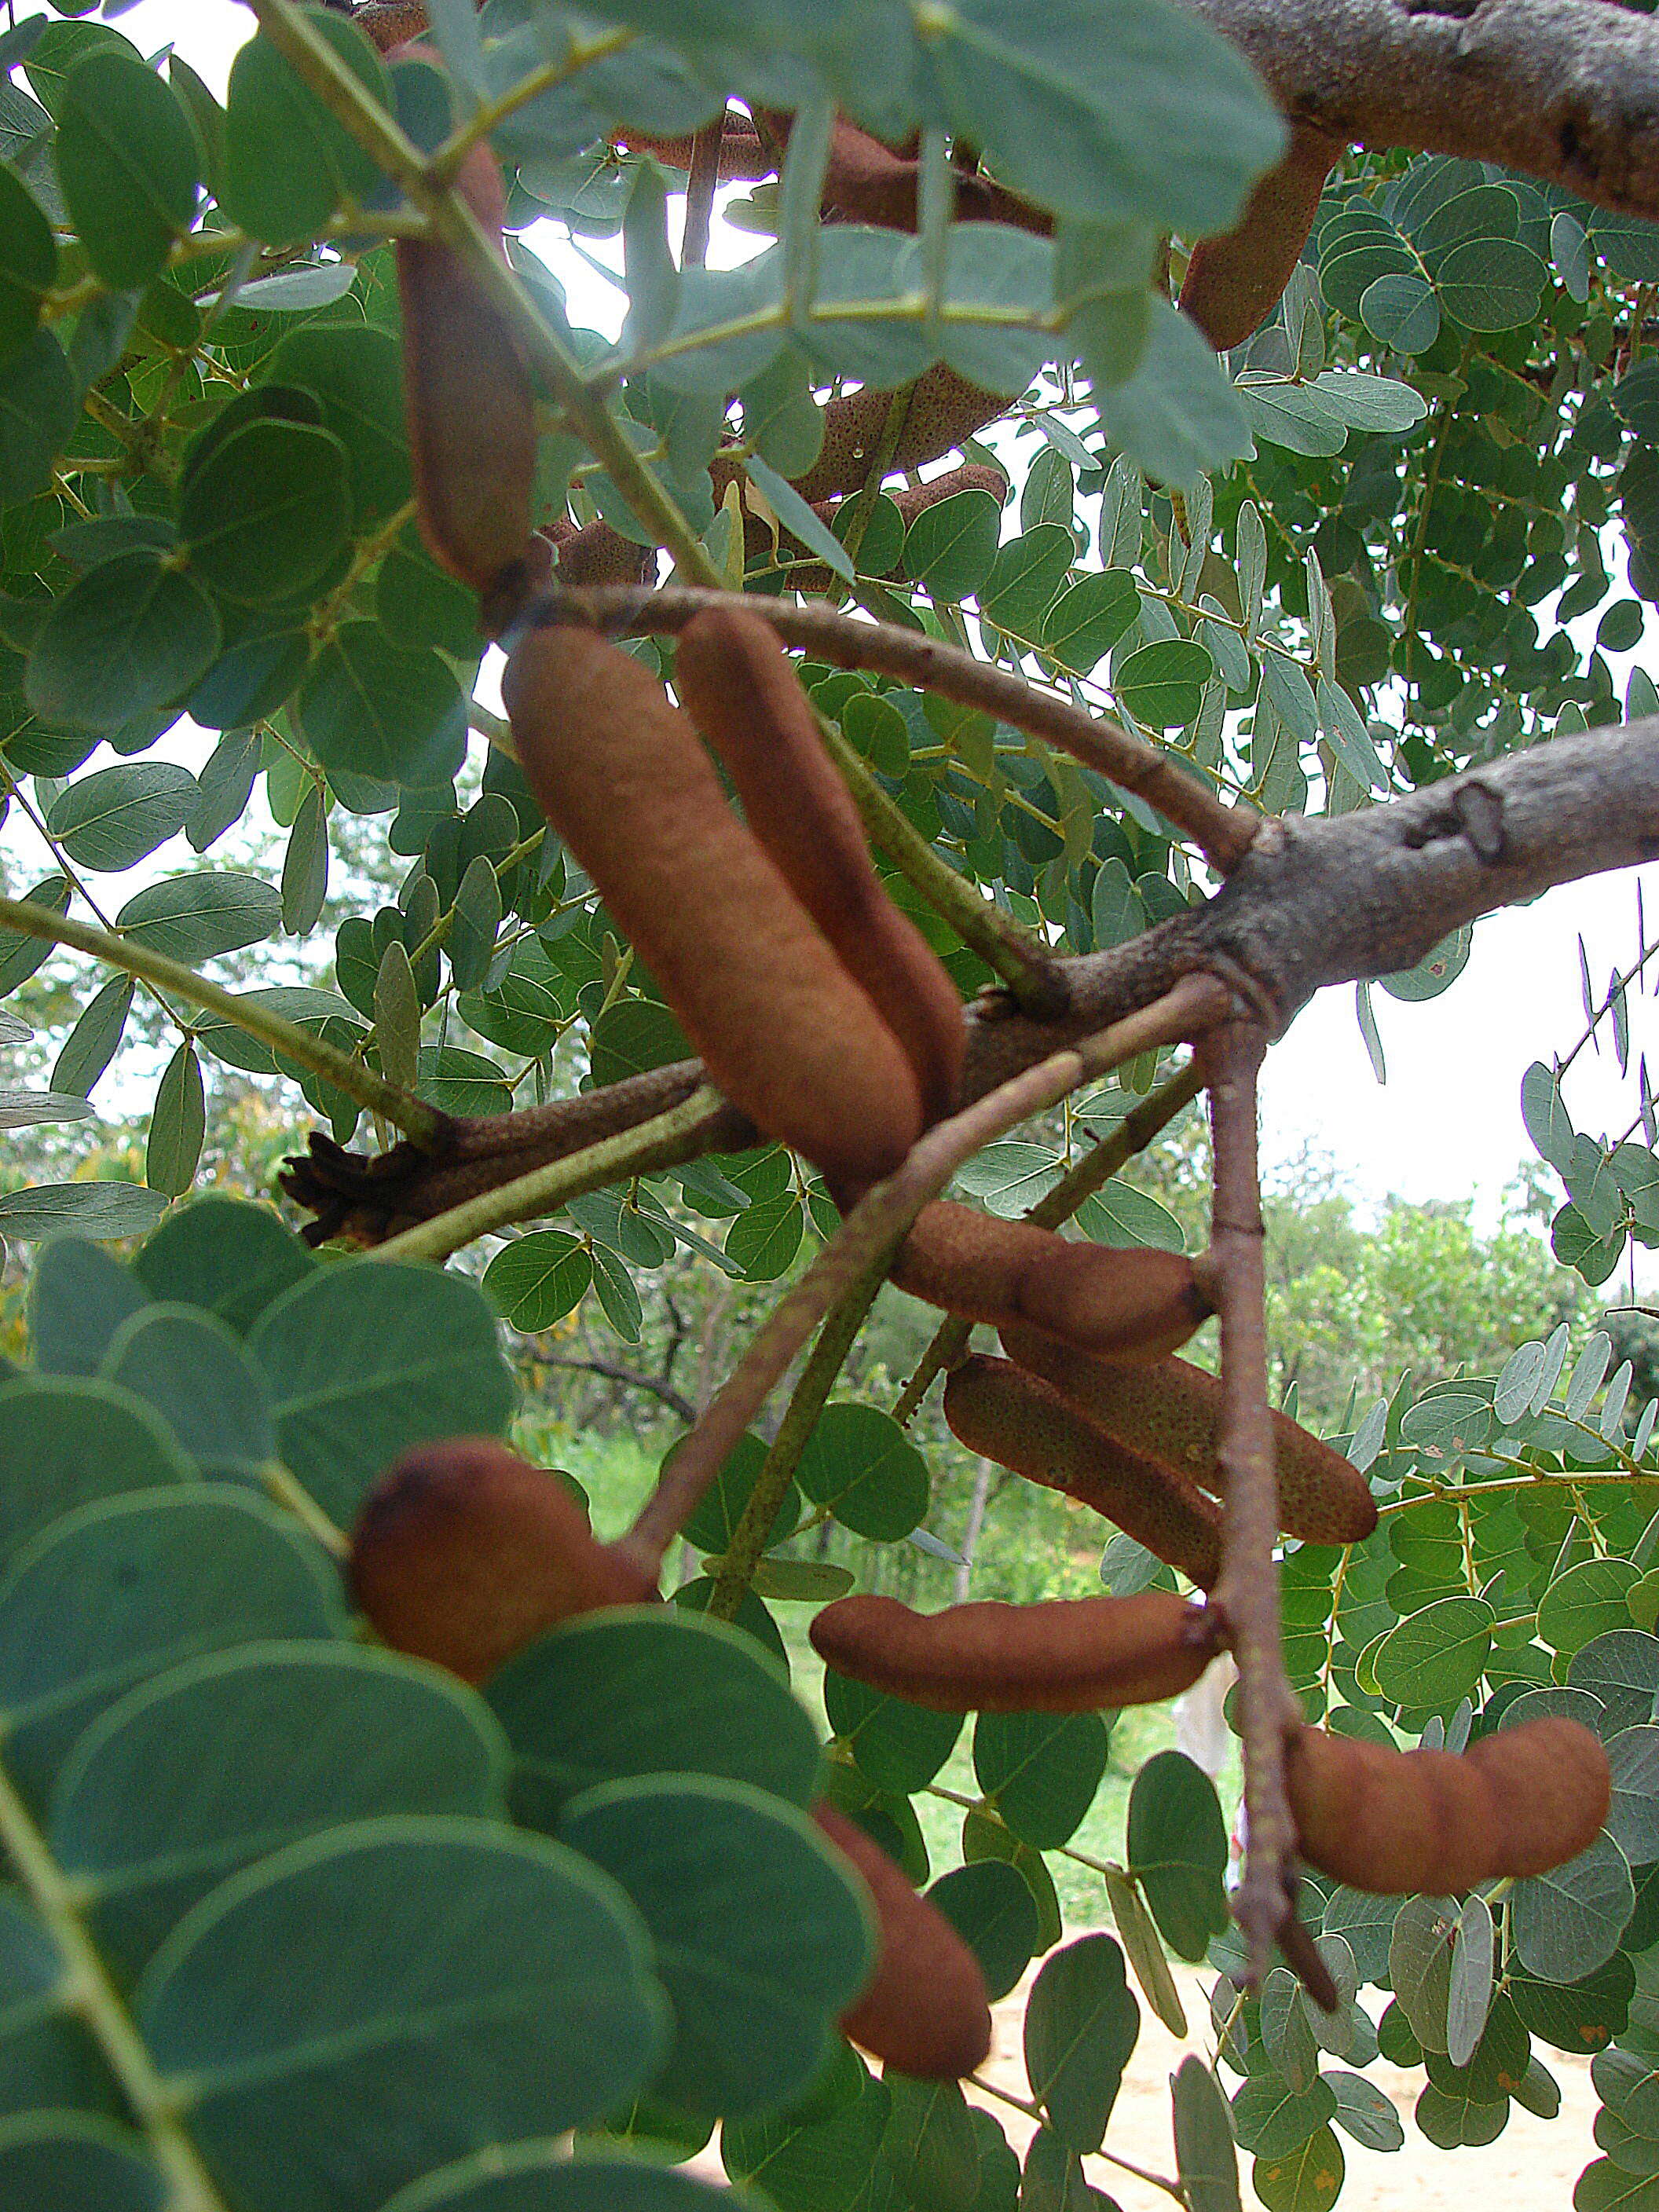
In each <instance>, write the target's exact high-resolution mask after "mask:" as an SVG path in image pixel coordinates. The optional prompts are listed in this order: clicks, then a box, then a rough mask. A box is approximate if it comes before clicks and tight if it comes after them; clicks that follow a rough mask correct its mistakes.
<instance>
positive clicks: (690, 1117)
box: [374, 1086, 748, 1260]
mask: <svg viewBox="0 0 1659 2212" xmlns="http://www.w3.org/2000/svg"><path fill="white" fill-rule="evenodd" d="M734 1125H735V1127H736V1129H737V1130H738V1131H742V1130H744V1129H746V1128H747V1127H748V1124H747V1123H746V1122H745V1121H744V1120H743V1117H742V1116H741V1115H738V1114H736V1113H734V1112H733V1110H732V1108H731V1107H730V1106H728V1105H727V1104H726V1101H725V1100H724V1099H723V1098H722V1097H720V1094H719V1092H718V1091H711V1090H709V1089H708V1088H707V1087H706V1086H700V1087H699V1088H698V1089H697V1090H696V1091H693V1092H692V1094H691V1096H690V1097H689V1098H688V1099H686V1100H685V1101H684V1103H683V1104H681V1105H678V1106H673V1107H671V1108H670V1109H669V1110H668V1111H667V1112H666V1113H665V1114H658V1115H654V1116H653V1119H652V1120H650V1121H642V1122H641V1123H640V1124H639V1125H638V1126H637V1127H633V1128H629V1129H627V1130H625V1131H624V1132H623V1133H622V1134H621V1135H620V1136H616V1137H607V1138H605V1139H604V1141H603V1142H602V1143H599V1144H597V1145H589V1146H586V1148H585V1149H584V1150H583V1151H581V1152H572V1153H569V1154H568V1155H567V1156H566V1157H564V1158H561V1159H556V1160H554V1161H552V1162H551V1163H550V1164H549V1165H547V1166H546V1167H539V1168H532V1170H531V1171H530V1172H529V1174H527V1175H520V1176H514V1177H513V1180H512V1182H505V1183H502V1184H501V1186H500V1187H499V1188H496V1189H494V1190H488V1191H485V1192H484V1193H483V1194H482V1195H481V1196H480V1197H477V1198H471V1199H468V1200H466V1201H465V1203H464V1204H462V1205H460V1206H452V1207H451V1209H450V1210H449V1212H447V1213H440V1214H437V1215H435V1217H434V1218H433V1219H432V1220H430V1221H423V1222H422V1223H420V1224H419V1225H418V1226H417V1227H416V1228H413V1229H405V1230H404V1231H403V1232H402V1233H401V1234H400V1235H398V1236H397V1237H390V1238H388V1240H387V1241H386V1243H384V1244H378V1245H376V1246H375V1247H374V1258H376V1259H377V1260H447V1259H448V1258H449V1256H450V1255H451V1254H452V1253H453V1252H459V1250H460V1249H461V1248H462V1246H463V1245H465V1244H471V1243H473V1242H475V1240H476V1239H477V1238H478V1237H488V1236H489V1235H491V1234H493V1232H494V1231H496V1230H498V1229H507V1228H510V1227H511V1226H512V1225H513V1223H514V1222H519V1221H529V1220H532V1219H535V1218H537V1217H538V1216H540V1215H543V1214H549V1213H556V1212H558V1210H559V1208H560V1207H561V1206H567V1205H568V1204H569V1202H570V1200H572V1199H573V1198H580V1196H581V1195H582V1194H583V1193H584V1192H585V1191H590V1190H603V1189H604V1188H605V1186H606V1184H607V1183H613V1182H620V1181H621V1180H622V1178H623V1176H630V1175H647V1174H649V1173H650V1172H651V1170H653V1168H671V1167H679V1166H681V1165H682V1164H684V1162H685V1161H687V1160H695V1159H701V1158H702V1155H703V1154H704V1153H705V1152H715V1151H719V1150H720V1149H721V1148H722V1147H725V1148H728V1149H729V1148H730V1146H732V1141H733V1129H734ZM737 1141H738V1142H741V1141H742V1139H741V1136H739V1137H738V1139H737Z"/></svg>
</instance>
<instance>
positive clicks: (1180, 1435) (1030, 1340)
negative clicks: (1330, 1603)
mask: <svg viewBox="0 0 1659 2212" xmlns="http://www.w3.org/2000/svg"><path fill="white" fill-rule="evenodd" d="M1002 1344H1003V1349H1004V1351H1006V1352H1007V1353H1008V1354H1009V1356H1010V1357H1011V1358H1013V1359H1015V1360H1017V1361H1018V1364H1019V1365H1020V1366H1022V1367H1024V1369H1026V1370H1027V1371H1028V1372H1029V1373H1030V1374H1032V1375H1040V1376H1042V1380H1043V1381H1044V1382H1045V1383H1051V1384H1052V1385H1053V1386H1054V1389H1056V1390H1058V1391H1060V1393H1061V1394H1062V1395H1064V1396H1065V1397H1067V1398H1069V1399H1070V1400H1071V1401H1072V1403H1073V1405H1074V1406H1077V1407H1079V1408H1080V1409H1081V1410H1082V1412H1084V1413H1086V1414H1087V1415H1088V1417H1089V1419H1091V1421H1092V1422H1093V1423H1094V1424H1095V1425H1096V1427H1097V1428H1099V1429H1103V1430H1104V1431H1105V1433H1106V1434H1107V1435H1108V1436H1109V1437H1111V1438H1112V1439H1113V1441H1114V1442H1115V1443H1120V1444H1124V1445H1127V1448H1128V1449H1130V1450H1131V1451H1138V1452H1144V1453H1146V1456H1147V1457H1148V1458H1149V1459H1155V1460H1157V1461H1158V1462H1159V1464H1160V1465H1162V1466H1164V1467H1169V1468H1174V1469H1175V1470H1176V1473H1177V1474H1182V1475H1184V1476H1186V1478H1187V1480H1188V1481H1189V1482H1195V1483H1196V1484H1197V1485H1198V1486H1199V1488H1200V1490H1207V1491H1208V1492H1210V1494H1211V1496H1212V1498H1219V1497H1222V1496H1223V1495H1224V1494H1225V1492H1224V1486H1223V1484H1222V1480H1221V1474H1220V1469H1219V1467H1218V1463H1217V1456H1216V1445H1217V1441H1218V1437H1219V1435H1220V1431H1221V1382H1220V1378H1219V1376H1214V1375H1207V1374H1206V1373H1205V1371H1204V1370H1203V1369H1202V1368H1201V1367H1194V1366H1193V1365H1192V1364H1191V1363H1190V1362H1189V1361H1188V1360H1185V1359H1158V1360H1154V1361H1152V1362H1151V1363H1150V1364H1146V1365H1144V1366H1132V1365H1128V1364H1123V1363H1120V1362H1115V1361H1109V1360H1104V1359H1093V1358H1091V1357H1090V1356H1089V1354H1088V1353H1087V1352H1079V1351H1078V1350H1077V1349H1076V1347H1075V1346H1072V1345H1069V1344H1061V1343H1059V1342H1058V1341H1056V1340H1055V1339H1054V1338H1053V1337H1051V1336H1045V1335H1044V1334H1042V1332H1041V1331H1040V1330H1038V1329H1034V1328H1017V1327H1012V1328H1005V1329H1004V1330H1003V1331H1002ZM1273 1465H1274V1469H1275V1473H1276V1475H1277V1479H1278V1483H1279V1527H1280V1528H1283V1529H1284V1531H1285V1534H1287V1535H1290V1536H1299V1537H1301V1538H1302V1539H1303V1540H1304V1541H1306V1542H1308V1543H1310V1544H1361V1543H1364V1541H1365V1539H1366V1537H1367V1536H1369V1535H1370V1533H1371V1531H1372V1529H1373V1528H1376V1500H1375V1498H1373V1497H1372V1496H1371V1493H1370V1486H1369V1485H1368V1484H1367V1482H1366V1480H1365V1478H1364V1475H1363V1474H1361V1473H1360V1472H1359V1470H1358V1468H1357V1467H1355V1466H1353V1465H1352V1463H1351V1462H1349V1461H1347V1460H1346V1459H1344V1458H1343V1456H1342V1455H1341V1453H1340V1452H1339V1451H1333V1450H1332V1449H1331V1447H1330V1446H1329V1444H1326V1443H1321V1442H1320V1441H1319V1438H1318V1437H1310V1435H1309V1434H1308V1431H1306V1429H1303V1428H1298V1427H1297V1424H1296V1423H1295V1422H1294V1421H1293V1420H1291V1419H1290V1418H1289V1416H1288V1415H1286V1414H1284V1413H1274V1415H1273Z"/></svg>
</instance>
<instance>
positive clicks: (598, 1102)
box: [282, 1060, 754, 1244]
mask: <svg viewBox="0 0 1659 2212" xmlns="http://www.w3.org/2000/svg"><path fill="white" fill-rule="evenodd" d="M701 1082H702V1061H701V1060H676V1061H674V1062H672V1063H671V1065H670V1066H666V1067H653V1068H652V1069H651V1070H650V1071H649V1073H647V1074H644V1075H630V1076H629V1077H627V1078H626V1079H625V1080H624V1081H623V1082H621V1083H611V1084H608V1085H605V1088H604V1089H603V1090H600V1091H581V1092H580V1093H579V1094H578V1096H577V1097H574V1098H556V1099H552V1100H550V1102H549V1103H548V1104H546V1105H545V1106H532V1107H526V1108H524V1109H521V1110H520V1112H518V1113H516V1114H487V1115H477V1116H475V1117H473V1118H472V1119H470V1120H450V1119H448V1118H447V1117H446V1118H445V1119H444V1121H443V1123H442V1126H441V1127H440V1128H439V1130H438V1131H437V1133H436V1135H435V1138H434V1139H433V1141H432V1142H431V1143H430V1144H429V1145H428V1146H424V1147H422V1146H416V1145H412V1144H408V1143H404V1144H398V1145H394V1146H392V1149H391V1151H390V1152H381V1153H380V1154H378V1155H377V1156H375V1157H374V1158H371V1157H369V1156H368V1154H366V1153H362V1152H346V1151H345V1150H344V1149H343V1147H342V1146H339V1145H337V1144H336V1143H335V1142H334V1140H333V1139H332V1138H331V1137H326V1136H325V1135H323V1134H322V1133H321V1132H320V1131H316V1130H313V1133H312V1136H311V1139H310V1147H311V1148H310V1152H309V1153H308V1154H304V1155H300V1156H297V1157H295V1158H291V1159H288V1160H285V1161H284V1162H283V1176H282V1185H283V1189H284V1191H286V1193H287V1194H288V1195H289V1197H290V1198H291V1199H292V1200H294V1202H295V1205H296V1206H307V1207H308V1208H309V1209H310V1211H311V1212H313V1213H314V1214H316V1216H317V1219H316V1221H315V1222H314V1223H313V1225H312V1229H311V1232H310V1236H309V1241H310V1242H311V1243H313V1244H320V1243H326V1242H327V1241H328V1240H329V1239H330V1238H331V1237H345V1238H347V1239H349V1241H350V1242H352V1243H360V1244H379V1243H382V1242H383V1241H384V1240H385V1239H386V1237H393V1236H397V1235H398V1234H399V1233H400V1232H401V1231H404V1230H405V1229H412V1228H414V1227H415V1226H416V1224H417V1223H419V1222H423V1221H434V1220H435V1219H436V1218H438V1216H439V1215H440V1214H444V1213H448V1212H452V1211H453V1209H454V1208H455V1207H457V1206H465V1205H466V1204H467V1203H468V1201H469V1200H472V1199H477V1198H482V1197H483V1196H484V1195H485V1194H486V1193H488V1192H489V1191H493V1190H499V1189H500V1188H501V1185H502V1184H503V1183H506V1182H516V1181H517V1180H518V1179H519V1178H520V1176H526V1175H529V1174H531V1173H532V1171H533V1170H536V1169H538V1168H544V1167H547V1166H550V1164H552V1163H553V1162H554V1161H555V1160H563V1159H568V1158H571V1156H572V1155H573V1154H574V1153H577V1152H586V1150H587V1149H588V1147H589V1146H593V1145H598V1144H601V1143H603V1142H604V1141H605V1139H607V1138H611V1137H618V1136H621V1135H622V1134H623V1133H624V1132H625V1131H627V1130H629V1129H635V1128H637V1127H639V1126H640V1124H641V1122H645V1121H653V1120H654V1119H655V1118H656V1116H657V1115H659V1114H665V1113H667V1112H668V1110H669V1109H670V1108H671V1107H674V1106H678V1105H682V1104H683V1103H684V1101H685V1100H686V1099H688V1098H690V1096H691V1095H692V1093H693V1092H694V1091H696V1088H697V1086H698V1085H699V1084H700V1083H701ZM728 1119H729V1121H730V1127H729V1129H727V1130H726V1131H725V1132H724V1133H722V1132H719V1131H714V1130H711V1131H710V1132H709V1133H708V1134H709V1136H710V1138H711V1139H714V1138H715V1137H717V1136H721V1137H723V1141H724V1142H725V1144H726V1146H727V1148H728V1149H730V1148H732V1147H734V1146H742V1145H744V1144H747V1143H752V1142H753V1141H754V1135H753V1132H752V1131H751V1130H750V1128H749V1127H748V1124H747V1123H746V1122H744V1121H742V1120H741V1118H740V1117H739V1116H738V1115H736V1114H735V1112H729V1114H728Z"/></svg>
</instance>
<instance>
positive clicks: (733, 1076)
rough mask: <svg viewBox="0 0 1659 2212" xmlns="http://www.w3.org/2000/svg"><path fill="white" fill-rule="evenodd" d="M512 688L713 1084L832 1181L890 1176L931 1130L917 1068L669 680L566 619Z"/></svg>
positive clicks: (561, 808) (602, 890)
mask: <svg viewBox="0 0 1659 2212" xmlns="http://www.w3.org/2000/svg"><path fill="white" fill-rule="evenodd" d="M501 690H502V696H503V697H504V698H505V700H506V702H507V714H508V717H509V719H510V720H511V722H512V725H513V737H514V738H515V740H516V742H517V744H518V748H519V756H520V760H521V762H522V763H523V765H524V771H525V774H526V776H528V778H529V779H530V784H531V787H532V790H533V791H534V792H535V793H536V796H537V798H538V799H539V800H540V802H541V805H542V806H543V808H544V811H546V814H547V817H548V819H549V820H550V822H551V823H552V824H553V826H554V828H555V829H556V830H557V831H558V832H559V834H560V836H562V837H563V838H564V840H565V841H566V842H567V843H568V845H569V846H570V848H571V849H572V851H573V852H574V854H575V855H576V858H577V859H578V860H580V863H581V865H582V866H583V867H584V868H586V871H587V872H588V874H589V875H590V876H592V878H593V881H594V882H595V883H596V884H598V886H599V894H600V896H601V897H602V898H603V899H604V901H605V905H606V907H607V908H609V910H610V912H611V914H612V915H614V916H615V918H616V920H617V922H618V923H619V924H620V925H621V927H622V928H623V930H624V931H625V932H626V933H627V935H628V936H629V939H631V940H632V942H633V944H634V945H635V949H636V950H637V951H638V953H639V956H640V957H641V959H642V960H643V961H644V963H645V964H646V966H647V968H648V969H650V970H651V973H652V975H653V976H654V977H655V978H656V980H657V981H658V983H659V985H660V986H661V988H662V991H663V994H664V996H665V998H666V999H667V1000H668V1003H669V1005H670V1006H671V1007H672V1008H673V1010H674V1012H675V1013H676V1014H677V1015H678V1018H679V1020H680V1023H681V1024H682V1026H683V1027H684V1030H685V1032H686V1034H687V1036H689V1037H690V1039H691V1041H692V1042H693V1044H694V1045H695V1047H696V1049H697V1051H698V1052H699V1053H701V1054H702V1058H703V1060H704V1062H705V1063H706V1065H707V1066H708V1073H709V1076H710V1078H711V1079H712V1080H713V1081H714V1083H715V1084H717V1085H719V1086H720V1089H721V1090H722V1091H724V1092H725V1093H726V1097H728V1098H729V1099H730V1100H731V1101H732V1104H733V1105H734V1106H736V1107H738V1109H740V1110H741V1111H742V1112H744V1113H745V1114H747V1115H748V1116H749V1117H750V1120H751V1121H753V1122H754V1123H755V1124H756V1126H757V1127H758V1128H760V1129H762V1130H763V1131H764V1132H765V1133H767V1134H768V1135H769V1136H772V1137H776V1138H778V1139H780V1140H781V1142H783V1143H784V1144H787V1145H790V1146H793V1147H794V1149H795V1150H796V1151H797V1152H803V1153H805V1156H806V1158H808V1159H809V1160H811V1161H812V1162H813V1163H814V1164H816V1165H817V1166H818V1167H820V1168H821V1169H823V1171H824V1173H825V1174H826V1175H828V1176H831V1177H832V1178H836V1179H842V1180H845V1181H847V1182H856V1183H860V1184H863V1183H867V1182H875V1181H877V1180H878V1179H879V1178H880V1177H881V1176H884V1175H886V1174H889V1173H890V1171H891V1170H892V1169H894V1168H895V1167H896V1165H897V1164H898V1163H899V1161H900V1160H901V1159H902V1158H903V1157H904V1155H905V1153H906V1152H908V1150H909V1148H910V1146H912V1145H913V1144H914V1143H915V1139H916V1138H917V1136H918V1135H919V1134H920V1133H921V1119H922V1115H921V1094H920V1092H919V1091H918V1089H917V1086H916V1079H915V1076H914V1075H913V1074H912V1073H911V1072H910V1066H909V1063H908V1060H906V1059H905V1057H904V1054H903V1053H902V1051H901V1049H900V1048H899V1045H898V1043H897V1041H896V1039H895V1037H894V1036H893V1034H892V1032H891V1030H889V1028H888V1027H887V1025H886V1024H885V1023H884V1021H883V1020H882V1019H881V1018H880V1016H879V1015H878V1013H877V1012H876V1010H875V1008H874V1007H873V1006H872V1005H871V1003H870V1001H869V1000H868V999H867V998H866V996H865V994H864V993H863V992H862V991H861V990H860V988H859V987H858V985H857V984H856V983H854V981H853V980H852V978H851V977H850V976H849V975H848V974H847V972H846V970H845V969H843V968H842V965H841V963H840V962H839V961H838V960H837V959H836V956H835V954H834V952H832V951H831V950H830V948H829V945H828V943H827V942H826V941H825V939H824V938H823V935H822V933H820V932H819V930H818V929H817V927H816V926H815V925H814V923H813V922H812V921H811V917H810V916H809V915H807V914H806V913H805V910H804V908H802V907H801V905H800V903H799V901H798V900H797V899H796V897H795V896H794V894H793V891H791V890H790V889H789V886H788V884H787V883H786V882H785V881H784V879H783V877H782V876H781V873H780V872H779V871H778V868H777V866H776V865H775V862H773V861H772V860H769V858H768V857H767V855H766V854H765V852H764V851H763V849H762V847H761V845H760V842H759V841H758V840H757V838H756V836H754V834H753V832H752V831H750V830H749V829H746V828H745V827H744V824H743V823H740V822H739V821H738V817H737V816H736V815H735V814H734V813H733V812H732V810H731V808H730V807H729V806H728V805H726V799H725V795H724V793H722V792H721V789H720V779H719V777H718V776H717V775H715V773H714V763H712V761H710V759H709V757H708V754H707V753H706V752H705V751H704V750H703V748H702V744H701V742H700V741H699V739H698V738H697V734H696V731H695V730H694V729H693V728H692V726H691V725H690V722H689V721H688V720H686V718H685V716H684V714H681V713H680V712H679V711H678V708H675V707H674V706H673V705H671V702H669V700H668V698H667V697H666V696H665V693H664V691H663V689H662V686H661V685H660V684H659V683H658V682H657V680H656V678H654V677H653V676H652V675H651V674H649V673H648V671H647V670H645V669H644V668H642V667H641V665H640V664H639V662H638V661H637V660H635V659H631V658H630V657H629V655H628V654H627V653H623V652H622V651H621V650H620V649H619V648H618V647H616V646H614V645H612V644H611V643H610V641H608V640H607V639H605V638H602V637H600V636H599V635H598V634H597V633H596V632H594V631H592V630H587V629H570V628H556V629H537V630H532V631H531V632H530V633H529V634H528V635H526V638H525V639H524V640H523V641H522V643H521V644H520V646H519V647H518V649H517V650H516V651H515V652H514V653H513V658H512V659H511V660H510V661H509V662H508V664H507V673H506V676H505V678H503V680H502V686H501Z"/></svg>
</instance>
